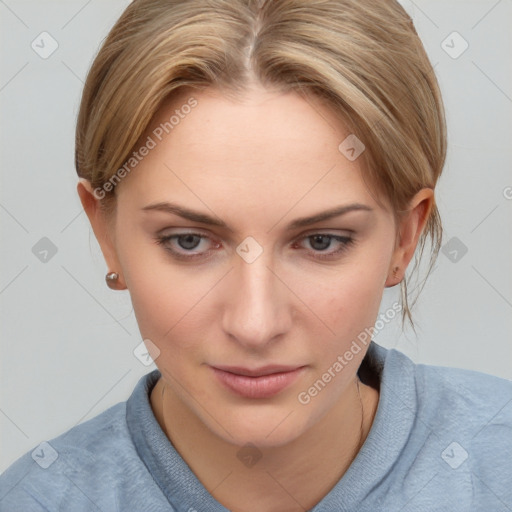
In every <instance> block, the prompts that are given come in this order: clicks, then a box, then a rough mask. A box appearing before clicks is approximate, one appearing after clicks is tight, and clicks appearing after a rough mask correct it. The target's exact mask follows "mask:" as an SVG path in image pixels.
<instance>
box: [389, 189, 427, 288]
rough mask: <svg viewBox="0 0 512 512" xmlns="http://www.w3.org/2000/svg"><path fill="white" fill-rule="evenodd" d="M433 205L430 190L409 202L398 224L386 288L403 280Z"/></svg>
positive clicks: (420, 192) (421, 192)
mask: <svg viewBox="0 0 512 512" xmlns="http://www.w3.org/2000/svg"><path fill="white" fill-rule="evenodd" d="M433 205H434V191H433V190H432V189H431V188H423V189H421V190H420V191H419V192H418V193H417V194H416V195H415V196H414V197H413V199H412V200H411V201H410V203H409V209H408V212H407V213H406V214H405V215H404V217H403V218H402V219H401V220H400V222H399V226H398V236H397V238H398V240H397V245H396V248H395V251H394V253H393V257H392V259H391V263H390V268H389V270H388V278H387V280H386V283H385V284H386V287H390V286H395V285H397V284H398V283H400V281H401V280H402V279H403V276H404V274H405V270H406V269H407V266H408V265H409V262H410V261H411V259H412V257H413V255H414V252H415V250H416V246H417V245H418V241H419V238H420V235H421V233H422V232H423V230H424V228H425V225H426V223H427V221H428V219H429V216H430V212H431V211H432V207H433ZM397 267H398V271H397ZM397 279H398V281H397Z"/></svg>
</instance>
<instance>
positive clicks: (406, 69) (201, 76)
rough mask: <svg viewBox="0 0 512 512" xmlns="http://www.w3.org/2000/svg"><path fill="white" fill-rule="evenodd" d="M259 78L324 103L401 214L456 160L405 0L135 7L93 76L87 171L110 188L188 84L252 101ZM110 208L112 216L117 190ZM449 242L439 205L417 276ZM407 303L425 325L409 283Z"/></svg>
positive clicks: (83, 133) (82, 142)
mask: <svg viewBox="0 0 512 512" xmlns="http://www.w3.org/2000/svg"><path fill="white" fill-rule="evenodd" d="M253 80H257V81H259V82H260V83H261V84H262V85H263V86H265V87H267V88H272V89H276V90H279V91H283V92H288V91H296V92H298V93H300V94H304V93H305V92H311V93H312V94H313V95H315V96H316V97H320V98H322V99H324V100H325V101H326V102H327V104H328V105H329V106H330V107H331V108H332V109H333V110H334V111H335V112H337V113H338V114H339V118H340V120H342V121H343V122H344V123H345V125H346V126H347V127H348V128H349V129H350V130H351V132H352V133H354V134H355V135H356V136H357V137H358V138H359V139H361V141H363V143H364V145H365V147H366V150H365V151H364V152H363V153H362V154H361V156H360V158H363V162H364V169H365V179H367V180H368V182H369V183H371V184H372V186H373V189H374V190H375V191H377V192H378V194H377V195H379V194H382V195H383V197H384V198H386V199H388V200H389V202H390V204H391V205H392V207H393V210H394V212H395V216H396V217H399V216H400V215H401V214H402V213H403V212H405V211H406V210H407V206H408V203H409V201H410V200H411V199H412V197H413V196H414V194H415V193H416V192H418V191H419V190H420V189H422V188H424V187H430V188H434V187H435V185H436V183H437V180H438V178H439V176H440V174H441V171H442V168H443V166H444V161H445V156H446V125H445V117H444V109H443V104H442V99H441V93H440V90H439V86H438V83H437V80H436V76H435V73H434V70H433V68H432V66H431V63H430V61H429V59H428V57H427V54H426V52H425V49H424V47H423V44H422V42H421V40H420V38H419V37H418V34H417V33H416V30H415V28H414V25H413V23H412V20H411V18H410V17H409V15H408V14H407V13H406V12H405V10H404V9H403V8H402V7H401V6H400V4H399V3H398V2H397V1H395V0H378V1H375V0H267V1H266V2H264V1H263V0H134V1H133V2H132V3H131V4H130V5H129V6H128V7H127V9H126V10H125V11H124V13H123V14H122V16H121V18H120V19H119V20H118V21H117V22H116V24H115V25H114V27H113V28H112V30H111V31H110V33H109V34H108V36H107V38H106V39H105V41H104V43H103V45H102V46H101V48H100V50H99V53H98V54H97V56H96V58H95V60H94V62H93V64H92V67H91V69H90V71H89V73H88V76H87V80H86V83H85V87H84V91H83V96H82V101H81V105H80V111H79V115H78V121H77V130H76V149H75V164H76V170H77V173H78V175H79V176H80V177H82V178H86V179H87V180H89V181H90V183H91V185H92V186H93V187H94V188H95V189H98V188H100V189H102V187H104V185H105V184H106V183H107V182H108V181H109V179H112V177H113V176H114V174H115V173H116V171H118V170H119V169H120V167H121V166H122V165H123V163H124V162H125V161H126V160H127V158H129V156H130V154H131V153H132V151H133V150H134V148H135V146H136V144H137V142H138V140H139V138H140V137H141V136H142V134H143V133H144V132H145V130H146V128H147V127H148V125H149V124H150V122H151V120H152V118H153V116H154V115H155V114H156V112H157V111H158V109H159V107H160V106H161V105H162V103H163V102H164V101H165V100H166V99H167V98H169V97H170V95H172V94H173V93H176V92H177V91H178V89H181V88H184V87H191V88H195V89H198V90H201V89H203V88H206V87H210V86H215V87H216V88H219V89H221V90H223V91H225V92H226V93H235V94H238V93H241V94H243V91H244V89H245V88H247V86H248V84H249V83H250V82H251V81H253ZM340 142H341V141H340ZM110 188H112V187H110ZM102 190H103V189H102ZM101 204H102V207H104V208H105V209H106V210H108V211H111V210H112V207H113V205H115V188H113V190H109V193H103V194H102V198H101ZM441 238H442V226H441V220H440V216H439V211H438V209H437V206H436V205H435V203H434V205H433V207H432V210H431V212H430V215H429V218H428V221H427V224H426V227H425V229H424V231H423V233H422V235H421V238H420V240H419V244H418V250H417V251H416V259H415V264H414V268H413V270H412V272H414V271H415V270H416V268H417V265H418V262H419V260H420V259H421V256H422V254H423V250H424V246H425V242H426V240H427V239H430V241H431V259H430V266H429V268H428V272H427V277H428V275H429V274H430V272H431V270H432V267H433V265H434V263H435V259H436V258H437V255H438V252H439V249H440V245H441ZM418 253H419V254H418ZM425 279H426V278H425ZM401 296H402V303H403V307H402V322H404V321H405V318H406V317H407V318H408V319H409V321H410V323H411V325H412V327H413V328H414V323H413V321H412V316H411V312H410V307H412V306H409V303H408V292H407V282H406V278H405V277H404V279H403V280H402V283H401ZM414 302H416V301H414Z"/></svg>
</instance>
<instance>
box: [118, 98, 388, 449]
mask: <svg viewBox="0 0 512 512" xmlns="http://www.w3.org/2000/svg"><path fill="white" fill-rule="evenodd" d="M191 97H193V98H194V99H195V100H196V101H197V104H195V103H194V102H193V100H190V98H191ZM187 102H188V103H187ZM186 104H189V105H192V104H194V105H195V106H194V107H193V108H186V107H185V108H183V106H184V105H186ZM176 110H178V112H175V111H176ZM173 114H174V115H175V117H174V118H173V121H171V123H172V128H170V126H171V124H167V126H166V129H167V131H168V132H169V133H168V134H167V133H166V131H165V129H163V128H162V126H164V125H163V124H161V123H165V122H169V119H170V118H171V116H172V115H173ZM177 119H179V121H178V122H176V120H177ZM156 134H159V136H157V135H156ZM348 135H350V133H349V132H348V131H346V130H345V129H344V127H343V126H342V124H341V123H340V121H339V120H337V119H336V118H335V117H334V115H333V113H332V112H330V111H329V110H328V109H327V108H326V107H325V106H324V105H322V104H321V103H320V102H318V101H314V102H313V101H311V100H308V101H306V100H305V99H304V98H302V97H300V96H299V95H295V94H279V93H273V92H268V91H265V90H263V89H253V90H251V91H250V92H248V93H247V96H246V99H245V100H244V101H243V102H234V101H232V100H230V99H227V98H226V97H223V96H222V95H221V94H220V93H219V92H217V91H215V90H213V89H210V90H206V91H203V92H197V91H194V92H192V93H184V92H183V91H182V93H181V96H180V97H176V98H174V99H173V101H172V103H167V104H166V105H164V107H162V109H161V110H160V111H159V114H158V116H157V118H155V119H154V120H153V122H152V124H151V126H150V128H149V129H148V131H147V133H146V134H145V135H144V137H143V138H142V139H141V140H142V144H147V146H153V143H151V142H149V143H148V141H149V139H147V137H148V136H150V137H151V139H152V140H153V142H154V143H155V147H152V148H150V149H149V151H148V152H147V155H146V156H145V157H143V158H142V159H141V161H140V163H138V164H137V166H136V168H134V169H133V170H132V171H131V172H130V173H129V174H128V175H127V176H126V177H125V178H124V179H123V180H122V181H121V183H120V184H118V185H117V190H116V194H117V212H116V218H115V228H113V229H114V233H113V239H114V247H115V253H116V260H115V263H113V264H112V262H109V263H111V264H110V265H109V267H110V270H116V271H118V272H120V273H121V275H122V277H123V279H124V282H125V283H126V286H127V287H128V289H129V291H130V294H131V298H132V302H133V307H134V311H135V315H136V318H137V321H138V325H139V328H140V331H141V334H142V337H143V338H144V339H149V340H151V342H152V344H154V345H156V347H158V350H159V351H160V353H159V355H158V357H156V360H155V362H156V365H157V366H158V368H159V369H160V370H161V371H162V374H163V378H164V380H165V382H166V384H167V386H168V389H169V390H171V392H172V393H174V394H175V397H176V398H177V399H179V401H180V403H181V404H182V405H183V406H185V407H186V408H187V409H188V410H190V411H191V412H192V413H193V414H195V415H196V416H197V417H198V418H199V419H200V420H201V421H202V422H203V423H204V424H205V425H206V426H207V427H208V428H209V429H210V430H211V431H212V432H214V433H215V434H217V435H218V436H220V437H221V438H223V439H225V440H226V441H229V442H232V443H235V444H244V443H246V442H248V441H251V442H253V443H255V444H257V445H258V446H270V445H276V446H277V445H280V444H283V443H285V442H288V441H291V440H293V439H295V438H297V437H298V436H299V435H300V434H301V433H304V432H305V431H306V430H307V429H308V428H310V427H311V426H313V425H314V424H315V422H317V421H319V419H320V418H322V417H323V416H324V415H325V414H326V413H327V412H328V411H329V410H330V409H331V408H332V407H333V406H334V405H335V404H336V403H338V402H339V401H340V400H341V399H342V397H343V396H344V393H345V392H347V390H348V389H349V388H350V387H351V385H352V384H354V379H355V376H356V372H357V369H358V367H359V365H360V363H361V360H362V358H363V357H364V355H365V353H366V349H367V346H366V345H364V344H362V343H360V342H359V346H360V348H361V350H360V351H359V352H358V353H357V354H355V355H354V356H353V359H352V360H351V361H350V362H348V361H345V362H346V364H345V365H343V368H342V369H341V370H339V366H336V365H335V363H336V362H337V361H338V362H339V359H338V356H343V354H345V353H346V352H347V350H349V348H350V347H351V345H352V343H353V342H354V340H356V342H357V340H358V335H360V333H362V332H364V331H365V329H367V328H370V327H372V326H373V325H374V323H375V320H376V316H377V314H378V310H379V305H380V302H381V297H382V293H383V289H384V286H385V283H386V279H387V278H388V275H389V271H390V267H391V266H392V265H393V262H392V258H393V252H394V248H395V235H396V231H395V229H396V228H395V224H394V220H393V215H392V213H391V211H390V210H384V209H383V207H381V206H379V204H377V203H376V201H375V200H374V199H373V198H372V195H371V193H370V192H369V190H368V189H367V187H366V185H365V183H364V181H363V179H362V174H361V168H360V162H361V160H362V159H355V160H353V161H351V159H352V158H353V156H352V154H351V152H349V153H347V155H348V156H350V157H351V159H349V158H347V156H345V154H344V153H342V152H341V151H340V149H339V146H340V143H341V142H342V141H344V139H346V137H347V136H348ZM160 138H161V140H159V139H160ZM349 140H350V139H349ZM356 149H357V148H356ZM142 153H146V151H142ZM381 199H382V198H381ZM338 210H339V214H337V215H332V216H331V215H329V216H327V215H325V218H324V219H322V217H323V216H324V214H325V213H329V212H333V211H338ZM180 212H182V213H181V214H180ZM315 218H316V220H315ZM114 265H118V266H117V268H115V267H114V268H113V266H114ZM354 352H355V351H354ZM272 366H275V368H272ZM221 367H222V368H224V371H223V370H221V369H220V368H221ZM278 367H286V368H284V370H293V369H297V370H296V371H291V372H290V373H288V374H286V373H283V372H282V370H283V368H278ZM334 368H337V369H338V371H336V370H335V369H334ZM329 369H330V375H331V379H327V378H325V377H324V381H323V382H324V384H325V386H324V387H323V388H322V389H321V391H319V392H317V393H316V394H315V393H313V395H314V396H312V395H311V393H308V390H309V389H310V388H311V386H312V385H313V384H314V383H315V382H316V381H318V379H322V376H323V375H324V374H325V373H326V372H329ZM229 370H231V371H229ZM279 370H281V372H280V373H281V374H280V375H274V376H268V375H267V376H266V377H263V376H262V374H265V373H267V374H268V373H269V372H270V373H276V372H278V371H279ZM251 372H252V376H247V375H246V376H245V377H243V376H240V374H243V373H246V374H247V373H249V374H250V373H251ZM235 374H238V376H237V375H235ZM254 374H257V375H259V377H255V376H254ZM326 379H327V380H328V382H327V383H325V380H326ZM306 395H307V396H306ZM308 397H309V399H308Z"/></svg>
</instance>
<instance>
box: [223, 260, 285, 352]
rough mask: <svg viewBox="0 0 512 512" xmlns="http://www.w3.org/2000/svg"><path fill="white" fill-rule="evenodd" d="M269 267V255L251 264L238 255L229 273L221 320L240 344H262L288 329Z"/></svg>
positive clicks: (283, 304) (282, 304) (283, 305)
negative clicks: (238, 257) (226, 298)
mask: <svg viewBox="0 0 512 512" xmlns="http://www.w3.org/2000/svg"><path fill="white" fill-rule="evenodd" d="M268 267H270V268H268ZM271 268H272V267H271V261H270V256H269V255H265V254H262V255H261V256H259V257H258V258H257V259H256V260H255V261H253V262H251V263H248V262H246V261H244V260H243V259H242V258H240V260H239V261H238V262H237V263H236V268H235V269H234V271H233V272H232V273H231V277H230V279H231V286H230V287H231V291H230V293H229V301H228V303H227V304H226V310H225V311H224V316H223V320H224V322H223V323H224V329H225V331H226V332H227V333H228V334H229V335H231V336H232V337H234V338H235V339H236V340H237V341H238V342H239V343H241V344H244V345H247V346H253V347H257V346H262V345H265V344H266V343H268V342H271V341H272V340H273V339H274V338H275V337H276V336H277V335H279V334H282V333H284V332H285V331H286V330H287V329H288V328H289V319H288V318H287V316H288V315H287V307H286V304H285V303H284V300H285V299H284V297H285V295H284V294H283V290H281V289H279V286H280V285H279V279H278V278H277V277H276V275H275V274H274V272H273V271H272V270H271ZM281 286H282V285H281Z"/></svg>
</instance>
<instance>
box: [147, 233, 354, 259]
mask: <svg viewBox="0 0 512 512" xmlns="http://www.w3.org/2000/svg"><path fill="white" fill-rule="evenodd" d="M186 236H196V237H199V238H201V240H203V239H208V238H209V237H207V236H204V235H201V234H200V233H192V232H191V233H179V234H175V235H165V236H157V237H155V242H156V243H157V244H158V245H162V246H164V249H165V250H166V251H168V252H169V253H171V256H172V257H174V258H176V259H178V260H182V261H193V260H197V259H200V258H202V259H205V258H207V257H208V255H209V253H211V252H213V251H212V250H208V251H205V252H203V253H196V254H188V255H186V254H183V253H180V252H178V251H175V250H174V249H171V248H170V247H168V246H166V245H165V244H166V243H167V242H170V241H171V240H173V239H179V238H181V237H186ZM316 236H325V237H329V238H330V239H331V240H335V241H337V242H339V243H340V244H342V245H341V247H340V249H338V250H337V251H333V252H329V253H325V252H324V251H311V250H309V251H308V252H309V253H310V254H312V255H313V258H315V259H319V260H332V259H335V258H336V256H340V255H341V254H342V253H344V252H345V251H347V250H348V249H349V248H350V247H351V246H352V245H353V244H354V243H355V240H354V239H353V238H351V237H349V236H340V235H333V234H330V233H322V232H318V233H312V234H310V235H306V236H303V237H302V238H300V239H299V240H298V242H302V241H303V240H307V239H311V238H313V237H316ZM217 245H219V244H217ZM293 245H294V246H296V245H297V242H294V244H293Z"/></svg>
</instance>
